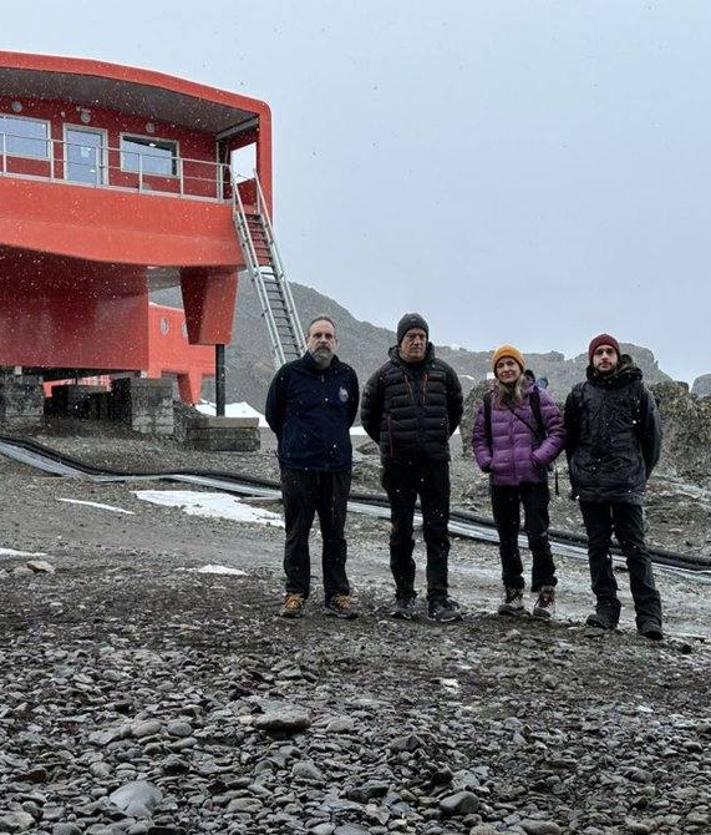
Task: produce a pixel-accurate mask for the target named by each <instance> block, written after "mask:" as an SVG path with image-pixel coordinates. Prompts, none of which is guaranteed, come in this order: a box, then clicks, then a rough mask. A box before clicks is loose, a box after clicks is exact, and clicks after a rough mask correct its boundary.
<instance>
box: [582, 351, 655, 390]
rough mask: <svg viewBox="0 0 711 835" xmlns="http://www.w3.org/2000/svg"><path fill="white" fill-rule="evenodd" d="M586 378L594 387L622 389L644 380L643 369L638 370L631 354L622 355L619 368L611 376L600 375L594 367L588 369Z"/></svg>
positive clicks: (590, 366)
mask: <svg viewBox="0 0 711 835" xmlns="http://www.w3.org/2000/svg"><path fill="white" fill-rule="evenodd" d="M586 376H587V378H588V380H589V381H590V382H591V383H592V384H593V385H594V386H600V388H621V387H622V386H627V385H629V384H630V383H632V382H634V381H635V380H641V379H642V369H641V368H637V366H636V365H635V364H634V360H633V359H632V357H631V356H630V355H629V354H620V361H619V363H618V364H617V368H616V369H615V370H614V371H613V372H612V373H611V374H599V373H598V372H597V370H596V369H595V368H594V367H593V365H592V364H591V365H589V366H588V367H587V371H586Z"/></svg>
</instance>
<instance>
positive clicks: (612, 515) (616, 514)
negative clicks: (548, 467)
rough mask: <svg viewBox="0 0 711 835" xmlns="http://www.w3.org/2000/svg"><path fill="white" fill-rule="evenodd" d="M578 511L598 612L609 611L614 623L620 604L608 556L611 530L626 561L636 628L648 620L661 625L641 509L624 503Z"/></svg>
mask: <svg viewBox="0 0 711 835" xmlns="http://www.w3.org/2000/svg"><path fill="white" fill-rule="evenodd" d="M580 509H581V511H582V513H583V521H584V522H585V528H586V530H587V534H588V557H589V560H590V579H591V581H592V590H593V593H594V594H595V597H596V598H597V606H598V608H599V609H605V610H606V611H608V612H609V613H610V614H611V615H612V616H613V618H614V619H615V620H617V618H618V617H619V614H620V601H619V600H618V599H617V581H616V580H615V575H614V573H613V571H612V558H611V556H610V541H611V539H612V532H613V530H614V532H615V536H616V537H617V541H618V542H619V544H620V548H621V549H622V553H623V554H624V555H625V558H626V560H627V568H628V570H629V574H630V590H631V591H632V598H633V599H634V607H635V611H636V613H637V626H641V625H642V624H643V623H645V622H646V621H650V620H651V621H654V622H655V623H658V624H660V625H661V622H662V601H661V598H660V597H659V592H658V591H657V589H656V586H655V585H654V573H653V571H652V561H651V559H650V558H649V552H648V551H647V547H646V545H645V544H644V515H643V513H642V508H641V506H640V505H635V504H628V503H626V502H580Z"/></svg>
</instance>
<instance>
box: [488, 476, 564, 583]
mask: <svg viewBox="0 0 711 835" xmlns="http://www.w3.org/2000/svg"><path fill="white" fill-rule="evenodd" d="M549 502H550V494H549V492H548V484H547V483H542V484H520V485H519V486H518V487H500V486H498V485H496V484H492V485H491V505H492V508H493V510H494V521H495V522H496V530H497V531H498V534H499V553H500V554H501V579H502V580H503V583H504V585H505V586H506V587H507V588H514V589H522V588H523V587H524V585H525V583H524V579H523V563H522V562H521V552H520V551H519V549H518V534H519V529H520V527H521V505H523V512H524V530H525V532H526V536H527V537H528V545H529V547H530V549H531V555H532V557H533V567H532V569H531V591H534V592H536V591H540V589H541V586H555V585H556V584H557V582H558V580H557V578H556V576H555V565H554V564H553V555H552V554H551V546H550V542H549V541H548V526H549V524H550V520H549V518H548V504H549Z"/></svg>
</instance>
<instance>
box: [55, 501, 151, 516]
mask: <svg viewBox="0 0 711 835" xmlns="http://www.w3.org/2000/svg"><path fill="white" fill-rule="evenodd" d="M57 501H58V502H67V504H81V505H84V506H85V507H96V508H98V509H99V510H111V511H113V512H114V513H126V514H128V515H129V516H135V514H134V512H133V511H132V510H124V509H123V508H122V507H114V506H113V505H112V504H101V503H100V502H86V501H84V500H83V499H60V498H58V499H57Z"/></svg>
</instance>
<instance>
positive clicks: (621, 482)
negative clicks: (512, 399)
mask: <svg viewBox="0 0 711 835" xmlns="http://www.w3.org/2000/svg"><path fill="white" fill-rule="evenodd" d="M588 360H589V365H588V369H587V381H586V382H584V383H578V384H577V385H576V386H575V387H574V388H573V390H572V391H571V393H570V394H569V395H568V399H567V401H566V404H565V427H566V432H567V441H566V451H567V455H568V468H569V470H570V483H571V485H572V488H573V494H574V496H575V497H576V498H577V499H578V500H579V501H580V509H581V511H582V514H583V521H584V522H585V528H586V530H587V534H588V556H589V561H590V575H591V580H592V590H593V593H594V594H595V598H596V601H597V603H596V608H595V611H594V612H593V614H591V615H590V616H589V617H588V619H587V623H588V625H589V626H591V627H596V628H599V629H614V628H615V627H616V626H617V623H618V621H619V619H620V608H621V606H620V601H619V599H618V597H617V582H616V580H615V575H614V573H613V570H612V558H611V556H610V543H611V539H612V532H613V530H614V533H615V536H616V538H617V541H618V542H619V544H620V548H621V549H622V552H623V554H624V555H625V558H626V560H627V568H628V570H629V575H630V588H631V591H632V597H633V599H634V606H635V611H636V622H637V629H638V631H639V632H640V633H641V634H642V635H644V636H645V637H646V638H650V639H652V640H661V638H662V637H663V633H662V603H661V599H660V596H659V592H658V591H657V589H656V586H655V583H654V574H653V571H652V562H651V559H650V557H649V552H648V551H647V547H646V545H645V541H644V515H643V509H642V507H643V503H644V495H645V488H646V485H647V481H648V480H649V477H650V475H651V474H652V470H653V469H654V467H655V466H656V464H657V462H658V460H659V454H660V449H661V440H662V430H661V423H660V419H659V411H658V409H657V404H656V402H655V400H654V398H653V397H652V395H651V394H650V393H649V391H648V390H647V388H646V387H645V385H644V383H643V382H642V372H641V371H640V369H639V368H637V367H636V366H635V365H634V363H633V362H632V358H631V357H629V356H628V355H627V354H621V353H620V346H619V343H618V342H617V340H616V339H615V338H614V337H613V336H610V335H609V334H604V333H603V334H600V335H599V336H596V337H595V338H594V339H593V340H592V341H591V342H590V346H589V348H588Z"/></svg>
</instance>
